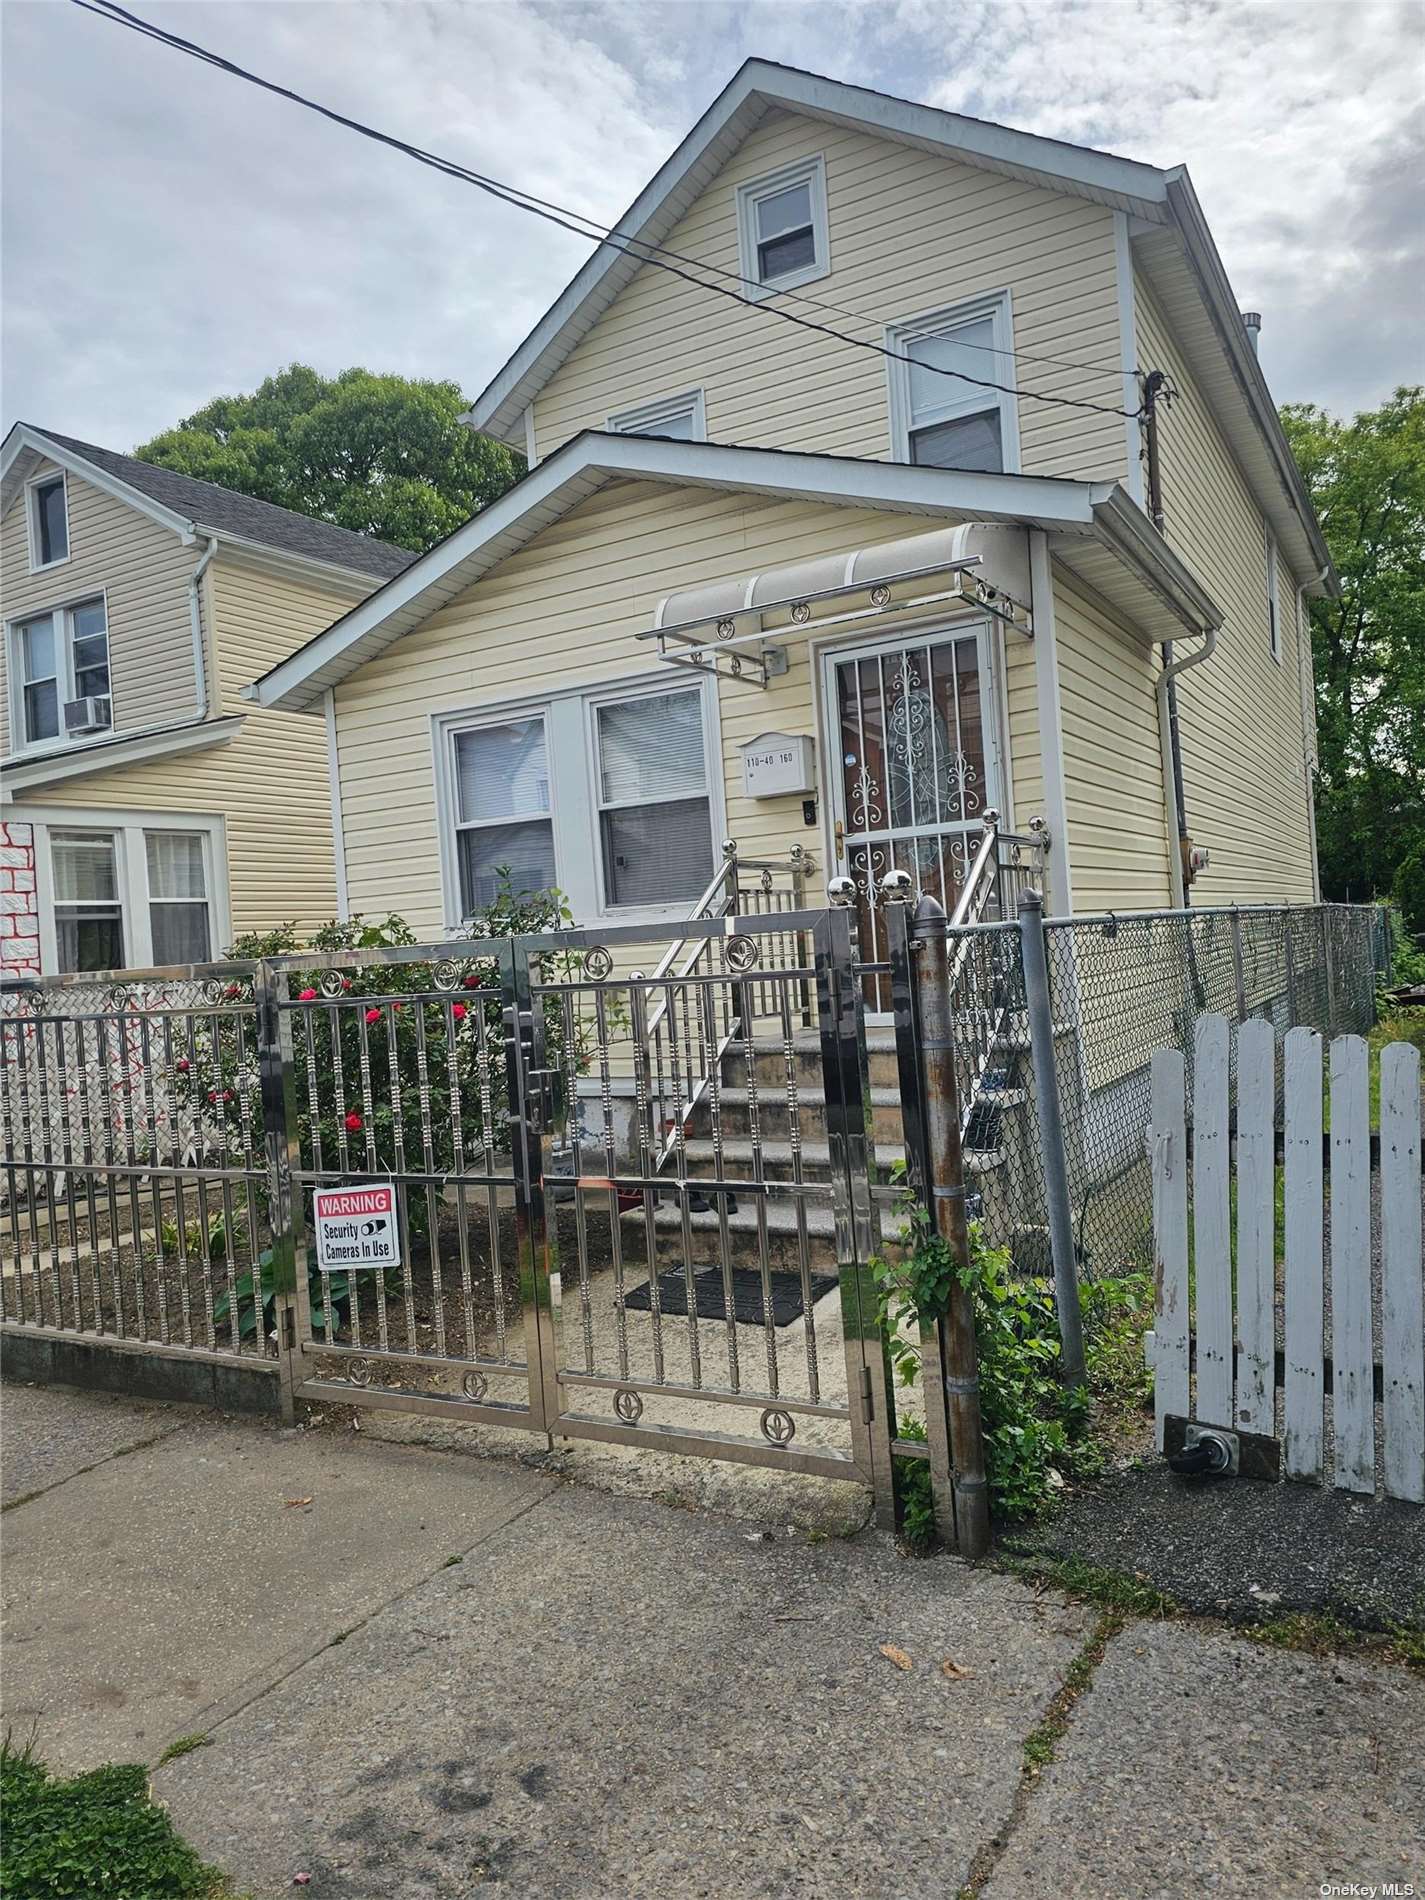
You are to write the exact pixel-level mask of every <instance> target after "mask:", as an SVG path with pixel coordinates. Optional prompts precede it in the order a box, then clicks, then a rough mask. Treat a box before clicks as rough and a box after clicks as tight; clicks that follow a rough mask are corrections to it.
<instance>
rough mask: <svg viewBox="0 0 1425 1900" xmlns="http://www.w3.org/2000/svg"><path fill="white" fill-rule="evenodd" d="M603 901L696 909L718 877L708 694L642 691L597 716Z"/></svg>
mask: <svg viewBox="0 0 1425 1900" xmlns="http://www.w3.org/2000/svg"><path fill="white" fill-rule="evenodd" d="M595 731H596V744H597V747H598V781H599V840H600V851H601V857H602V862H603V873H604V902H605V903H606V904H607V905H609V906H610V907H613V906H617V905H651V904H670V903H682V902H684V901H687V902H691V901H692V900H693V899H695V898H698V897H701V895H702V893H703V891H704V890H705V889H706V888H707V883H708V879H709V878H710V877H711V876H712V864H713V853H712V814H711V806H710V804H709V802H708V776H707V748H706V744H705V742H704V733H703V695H702V693H701V691H699V690H698V689H697V688H694V689H693V690H692V691H691V692H682V693H641V694H639V695H638V697H637V698H633V699H622V700H615V701H613V702H612V703H605V704H604V705H601V706H599V707H597V708H596V710H595Z"/></svg>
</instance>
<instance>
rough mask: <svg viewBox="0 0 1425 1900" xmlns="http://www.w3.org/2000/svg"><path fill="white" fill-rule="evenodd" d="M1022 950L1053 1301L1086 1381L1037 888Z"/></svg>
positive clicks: (1066, 1351) (1065, 1348) (1068, 1377)
mask: <svg viewBox="0 0 1425 1900" xmlns="http://www.w3.org/2000/svg"><path fill="white" fill-rule="evenodd" d="M1019 941H1020V956H1021V961H1022V963H1023V966H1024V997H1025V1004H1026V1008H1027V1012H1028V1016H1029V1046H1030V1050H1031V1052H1032V1054H1033V1057H1034V1093H1035V1096H1036V1098H1037V1107H1038V1111H1039V1139H1040V1142H1041V1144H1042V1146H1043V1150H1044V1185H1045V1198H1046V1199H1047V1201H1048V1204H1049V1246H1050V1251H1051V1253H1052V1254H1053V1258H1054V1304H1055V1305H1056V1307H1057V1308H1058V1312H1059V1339H1060V1342H1061V1348H1062V1353H1063V1361H1062V1363H1063V1368H1064V1379H1065V1382H1066V1383H1067V1384H1068V1385H1070V1386H1076V1385H1082V1384H1083V1383H1084V1376H1085V1375H1084V1334H1083V1320H1082V1315H1081V1314H1080V1311H1079V1271H1078V1262H1077V1261H1076V1259H1075V1257H1074V1219H1073V1213H1072V1211H1071V1209H1070V1206H1069V1166H1068V1157H1067V1155H1066V1153H1065V1151H1064V1122H1063V1117H1062V1115H1061V1114H1060V1111H1059V1072H1058V1067H1057V1065H1056V1063H1055V1060H1054V1012H1053V1009H1052V1007H1051V1005H1050V1001H1049V964H1048V959H1047V957H1046V955H1045V950H1044V899H1043V897H1042V896H1041V894H1040V893H1039V892H1038V891H1036V890H1028V891H1021V892H1020V894H1019Z"/></svg>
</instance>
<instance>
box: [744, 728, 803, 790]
mask: <svg viewBox="0 0 1425 1900" xmlns="http://www.w3.org/2000/svg"><path fill="white" fill-rule="evenodd" d="M742 789H743V791H744V792H745V793H746V794H747V796H748V797H749V798H805V797H809V796H810V795H811V794H812V793H813V792H815V790H816V741H815V740H814V739H813V738H812V737H811V736H810V734H808V733H805V732H763V733H760V734H759V735H758V736H757V738H755V739H749V740H748V741H747V743H746V745H744V746H743V748H742Z"/></svg>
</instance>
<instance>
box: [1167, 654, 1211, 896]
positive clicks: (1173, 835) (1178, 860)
mask: <svg viewBox="0 0 1425 1900" xmlns="http://www.w3.org/2000/svg"><path fill="white" fill-rule="evenodd" d="M1216 650H1217V628H1216V627H1209V628H1208V630H1207V633H1206V635H1205V637H1204V639H1203V642H1202V645H1201V646H1200V647H1198V648H1197V650H1196V651H1195V652H1193V653H1189V654H1188V656H1187V657H1186V659H1182V660H1174V661H1173V662H1172V664H1171V665H1169V666H1165V667H1164V668H1163V670H1162V672H1161V673H1160V674H1159V675H1158V743H1159V746H1160V748H1161V751H1162V757H1163V814H1164V817H1165V818H1166V820H1167V826H1168V837H1169V840H1170V849H1169V852H1168V872H1169V875H1170V877H1171V879H1172V886H1173V908H1174V909H1175V910H1185V909H1186V908H1187V866H1186V865H1185V864H1184V862H1183V857H1184V848H1185V846H1186V842H1187V841H1186V839H1185V838H1184V837H1183V836H1182V835H1181V833H1180V830H1179V824H1178V748H1177V746H1176V745H1175V744H1174V730H1173V728H1174V716H1173V711H1172V708H1171V707H1170V705H1169V699H1170V697H1171V695H1172V691H1173V686H1174V683H1175V682H1176V681H1177V680H1178V678H1179V677H1180V676H1181V675H1182V674H1184V673H1186V672H1187V671H1188V669H1189V668H1190V667H1194V666H1202V665H1204V664H1205V663H1206V662H1207V661H1208V660H1210V659H1211V658H1212V656H1213V654H1214V652H1215V651H1216Z"/></svg>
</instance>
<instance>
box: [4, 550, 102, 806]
mask: <svg viewBox="0 0 1425 1900" xmlns="http://www.w3.org/2000/svg"><path fill="white" fill-rule="evenodd" d="M51 565H52V566H54V567H58V566H60V565H61V563H60V562H58V561H55V562H52V563H51ZM48 571H49V570H48V569H47V568H46V569H41V572H44V573H47V572H48ZM96 600H97V601H101V602H102V603H103V607H104V657H105V663H106V666H108V671H109V693H108V699H109V724H108V726H107V727H106V728H104V729H103V730H102V731H100V732H98V733H95V734H92V735H91V736H89V737H87V738H86V737H84V736H83V735H80V736H78V737H75V738H70V736H69V735H68V733H67V732H66V731H65V729H64V708H65V703H66V701H68V700H71V699H74V698H75V697H76V694H75V691H74V630H73V623H72V620H71V615H73V614H74V613H76V612H77V611H78V609H79V608H81V607H88V606H90V605H91V604H92V603H93V602H94V601H96ZM36 620H49V621H51V623H52V624H53V630H54V642H55V686H56V689H57V690H58V691H59V707H58V712H59V732H58V734H57V735H56V736H55V737H54V738H53V739H41V740H40V741H38V743H32V742H31V740H30V739H29V738H28V737H27V735H26V733H25V685H26V681H25V676H24V667H23V665H22V664H21V660H20V635H21V630H22V629H23V628H25V627H28V626H29V625H30V624H31V623H32V622H33V621H36ZM85 637H86V638H90V637H92V636H89V635H86V636H85ZM3 651H4V656H5V667H6V676H7V678H8V679H9V680H10V681H11V682H12V683H13V686H14V691H13V692H12V693H11V694H10V709H9V710H10V735H9V736H10V757H9V758H8V759H7V760H6V761H5V769H6V772H7V773H8V772H9V771H10V770H11V769H12V768H13V767H14V766H22V765H25V764H27V763H28V762H29V761H31V760H36V759H47V758H50V757H53V756H56V755H58V756H63V757H67V756H69V755H70V754H71V753H75V752H82V751H83V750H84V749H85V748H86V747H88V746H95V745H108V744H110V743H111V742H112V741H113V739H114V738H115V736H116V732H115V728H116V723H117V715H116V713H115V710H114V675H113V668H112V666H109V665H108V662H109V659H110V642H109V590H108V588H107V586H103V585H101V586H98V587H86V588H77V589H76V590H75V592H74V593H73V594H72V595H66V596H65V598H64V599H62V600H58V601H56V602H54V603H53V604H52V605H51V606H48V607H33V608H31V609H29V610H28V611H27V612H25V613H20V614H15V615H13V616H12V617H10V618H8V619H7V620H6V621H5V623H4V641H3Z"/></svg>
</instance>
